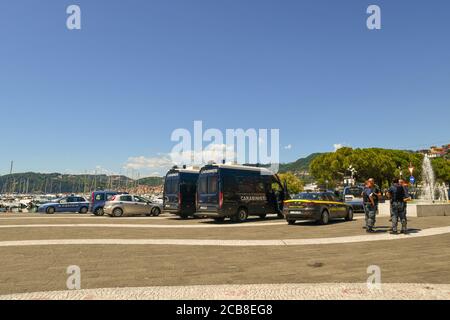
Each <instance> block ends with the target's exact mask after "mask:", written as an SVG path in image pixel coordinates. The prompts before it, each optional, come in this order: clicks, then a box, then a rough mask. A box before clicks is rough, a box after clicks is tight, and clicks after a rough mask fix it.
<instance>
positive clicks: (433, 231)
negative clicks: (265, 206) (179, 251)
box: [0, 226, 450, 247]
mask: <svg viewBox="0 0 450 320" xmlns="http://www.w3.org/2000/svg"><path fill="white" fill-rule="evenodd" d="M446 233H450V226H449V227H442V228H430V229H424V230H422V231H420V232H417V233H412V234H408V235H391V234H371V235H361V236H350V237H335V238H316V239H287V240H278V239H273V240H210V239H50V240H15V241H0V247H23V246H52V245H179V246H235V247H241V246H244V247H249V246H303V245H322V244H342V243H355V242H369V241H386V240H402V239H413V238H420V237H428V236H435V235H441V234H446Z"/></svg>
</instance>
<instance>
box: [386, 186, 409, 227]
mask: <svg viewBox="0 0 450 320" xmlns="http://www.w3.org/2000/svg"><path fill="white" fill-rule="evenodd" d="M388 197H389V198H390V200H391V216H392V231H391V233H392V234H397V225H398V220H399V219H400V221H401V223H402V230H401V232H402V233H406V231H407V221H406V205H405V204H406V202H405V201H406V200H407V199H408V195H407V194H406V192H405V188H404V186H403V185H402V182H401V181H400V180H399V179H394V180H393V181H392V186H391V187H390V188H389V190H388Z"/></svg>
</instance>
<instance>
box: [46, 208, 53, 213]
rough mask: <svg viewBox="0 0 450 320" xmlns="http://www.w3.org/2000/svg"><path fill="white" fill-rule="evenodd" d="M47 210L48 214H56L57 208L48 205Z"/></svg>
mask: <svg viewBox="0 0 450 320" xmlns="http://www.w3.org/2000/svg"><path fill="white" fill-rule="evenodd" d="M46 212H47V214H54V213H55V208H54V207H48V208H47V210H46Z"/></svg>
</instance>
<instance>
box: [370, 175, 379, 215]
mask: <svg viewBox="0 0 450 320" xmlns="http://www.w3.org/2000/svg"><path fill="white" fill-rule="evenodd" d="M369 182H370V184H371V185H372V191H373V194H374V199H373V200H374V202H375V215H377V214H378V203H379V202H380V199H381V197H382V194H381V189H380V187H379V186H378V185H377V184H376V183H375V179H374V178H370V179H369Z"/></svg>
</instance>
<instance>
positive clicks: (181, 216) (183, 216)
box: [180, 214, 189, 220]
mask: <svg viewBox="0 0 450 320" xmlns="http://www.w3.org/2000/svg"><path fill="white" fill-rule="evenodd" d="M180 218H181V219H183V220H186V219H187V218H189V215H188V214H180Z"/></svg>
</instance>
